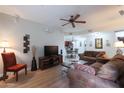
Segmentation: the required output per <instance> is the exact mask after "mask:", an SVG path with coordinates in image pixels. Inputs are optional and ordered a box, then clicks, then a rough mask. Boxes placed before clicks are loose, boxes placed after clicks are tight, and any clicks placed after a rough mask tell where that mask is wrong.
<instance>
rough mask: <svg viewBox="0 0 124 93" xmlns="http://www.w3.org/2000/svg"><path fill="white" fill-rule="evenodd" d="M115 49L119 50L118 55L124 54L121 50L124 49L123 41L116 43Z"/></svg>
mask: <svg viewBox="0 0 124 93" xmlns="http://www.w3.org/2000/svg"><path fill="white" fill-rule="evenodd" d="M114 47H116V48H117V51H116V54H120V55H122V54H123V51H122V50H121V48H124V43H123V41H117V42H115V43H114Z"/></svg>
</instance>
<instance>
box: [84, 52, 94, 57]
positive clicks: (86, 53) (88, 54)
mask: <svg viewBox="0 0 124 93" xmlns="http://www.w3.org/2000/svg"><path fill="white" fill-rule="evenodd" d="M92 54H93V52H92V51H85V52H84V56H89V57H92Z"/></svg>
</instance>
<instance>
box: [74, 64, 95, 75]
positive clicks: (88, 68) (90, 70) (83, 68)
mask: <svg viewBox="0 0 124 93" xmlns="http://www.w3.org/2000/svg"><path fill="white" fill-rule="evenodd" d="M74 68H75V69H77V70H81V71H84V72H87V73H89V74H93V75H95V69H94V68H92V67H91V66H87V65H83V64H75V65H74Z"/></svg>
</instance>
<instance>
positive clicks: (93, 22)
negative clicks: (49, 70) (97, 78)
mask: <svg viewBox="0 0 124 93" xmlns="http://www.w3.org/2000/svg"><path fill="white" fill-rule="evenodd" d="M121 9H124V7H123V6H119V5H118V6H117V5H116V6H112V5H25V6H24V5H21V6H20V5H16V6H3V5H1V6H0V12H3V13H6V14H9V15H12V16H20V17H21V18H24V19H28V20H32V21H35V22H38V23H41V24H44V25H47V26H48V27H53V28H59V29H62V30H63V31H64V32H75V33H76V32H77V33H85V32H87V31H88V30H92V31H109V30H117V29H123V24H124V16H120V15H119V13H118V11H119V10H121ZM76 14H80V15H81V17H80V18H79V19H78V20H85V21H86V22H87V23H86V24H76V28H72V26H71V25H70V24H68V25H66V26H64V27H62V26H61V25H62V24H64V23H65V22H64V21H61V20H60V18H66V19H68V18H69V17H70V15H76Z"/></svg>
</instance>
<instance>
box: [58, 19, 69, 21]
mask: <svg viewBox="0 0 124 93" xmlns="http://www.w3.org/2000/svg"><path fill="white" fill-rule="evenodd" d="M60 20H63V21H69V20H66V19H60Z"/></svg>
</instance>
